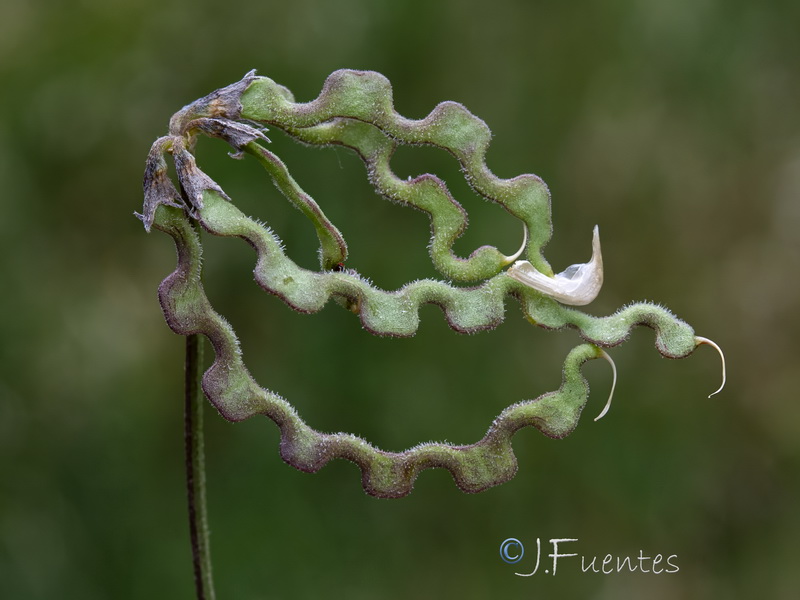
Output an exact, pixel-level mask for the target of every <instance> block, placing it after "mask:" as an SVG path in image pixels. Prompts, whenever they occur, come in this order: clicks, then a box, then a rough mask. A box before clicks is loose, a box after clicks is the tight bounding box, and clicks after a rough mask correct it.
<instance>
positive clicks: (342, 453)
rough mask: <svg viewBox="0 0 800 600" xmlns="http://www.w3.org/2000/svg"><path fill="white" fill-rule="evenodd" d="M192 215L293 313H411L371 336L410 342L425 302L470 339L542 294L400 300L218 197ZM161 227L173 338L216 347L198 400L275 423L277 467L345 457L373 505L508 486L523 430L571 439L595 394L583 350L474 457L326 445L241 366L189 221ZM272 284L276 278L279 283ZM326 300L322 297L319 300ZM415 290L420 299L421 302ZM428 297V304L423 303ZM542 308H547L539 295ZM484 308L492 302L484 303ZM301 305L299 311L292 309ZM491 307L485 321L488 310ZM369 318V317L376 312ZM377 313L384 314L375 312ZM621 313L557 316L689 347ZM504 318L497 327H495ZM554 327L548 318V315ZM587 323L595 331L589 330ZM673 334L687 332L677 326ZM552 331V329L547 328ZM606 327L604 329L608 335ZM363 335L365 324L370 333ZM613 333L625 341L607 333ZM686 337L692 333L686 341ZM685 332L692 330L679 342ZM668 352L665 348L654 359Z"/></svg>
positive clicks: (518, 291) (658, 322)
mask: <svg viewBox="0 0 800 600" xmlns="http://www.w3.org/2000/svg"><path fill="white" fill-rule="evenodd" d="M196 216H197V218H198V220H199V221H200V223H201V224H202V225H203V227H204V228H206V229H208V230H209V231H210V232H211V233H214V234H217V235H235V236H238V237H242V238H244V239H245V240H247V241H248V242H249V243H250V244H251V245H252V246H253V247H254V248H255V250H256V253H257V255H258V262H257V267H256V278H257V279H260V281H259V283H261V284H262V285H263V283H264V281H263V279H264V275H265V274H267V273H272V274H274V275H273V276H272V278H271V279H272V280H280V281H281V282H282V283H283V284H284V285H287V286H288V287H287V288H285V289H282V290H276V289H269V288H268V289H269V291H271V292H272V293H275V294H276V295H279V296H281V297H282V298H283V300H284V301H285V302H287V304H289V305H290V306H293V307H294V308H295V309H298V310H305V311H307V312H311V311H312V310H319V309H320V308H322V306H324V304H325V303H326V302H327V300H328V299H330V298H331V297H335V296H336V295H341V296H345V297H347V298H349V299H351V300H353V301H354V302H355V303H356V306H357V307H358V308H359V310H360V312H361V319H362V322H365V323H367V324H371V325H372V326H373V327H379V326H380V325H381V323H382V322H383V323H385V321H382V320H381V319H380V318H379V319H378V321H374V320H373V318H374V317H375V315H376V314H377V315H380V314H381V311H382V310H388V311H389V312H394V313H397V311H399V310H405V311H406V312H407V313H408V314H413V315H414V318H413V319H411V320H409V322H408V325H409V327H411V329H408V330H405V331H402V332H401V331H397V330H394V329H392V330H388V331H387V330H383V331H381V330H376V331H375V332H376V333H383V334H385V335H411V334H413V333H414V331H415V330H416V325H417V324H418V314H417V312H418V310H419V308H420V306H421V305H422V304H423V303H426V302H432V303H435V304H439V305H440V306H442V308H443V310H444V311H445V314H446V315H447V318H448V321H449V323H450V325H451V327H453V328H454V329H456V330H459V331H470V328H469V327H467V326H465V324H472V328H473V330H474V329H475V328H488V327H493V326H495V325H496V324H497V323H499V321H501V320H502V316H503V310H504V306H503V298H504V296H505V295H508V294H515V295H519V296H520V297H522V298H526V297H529V296H531V294H534V295H538V294H536V292H532V291H528V288H525V287H524V286H520V285H518V284H517V283H516V282H514V281H513V280H512V279H511V278H509V277H507V276H505V275H504V274H500V275H497V276H496V277H495V278H493V279H492V280H489V281H488V282H486V283H484V284H483V285H482V286H479V287H477V288H465V289H464V288H455V287H453V286H450V285H449V284H446V283H443V282H436V281H421V282H414V283H412V284H409V285H408V286H405V287H404V288H402V289H401V290H398V291H397V292H387V291H383V290H378V289H375V288H372V287H370V286H369V285H368V284H367V283H366V282H364V281H363V280H362V279H361V278H360V277H359V276H358V275H357V274H354V273H352V272H327V273H325V272H323V273H316V272H312V271H306V270H304V269H302V268H300V267H298V266H297V265H295V264H294V263H293V262H292V261H291V260H290V259H289V258H288V257H286V256H285V255H284V254H283V252H282V250H281V247H280V242H279V240H278V239H277V238H276V237H275V236H274V235H273V234H272V233H271V232H269V231H268V230H267V229H266V228H264V227H262V226H260V225H258V224H257V223H255V222H254V221H253V220H252V219H249V218H248V217H246V216H244V215H243V214H242V213H241V212H240V211H239V210H238V209H237V208H236V207H235V206H234V205H233V204H231V203H230V202H227V201H226V200H224V199H222V198H221V197H219V196H218V195H217V194H216V193H214V192H206V194H205V195H204V207H203V208H202V209H200V210H198V211H197V213H196ZM154 225H155V227H156V228H157V229H159V230H161V231H164V232H165V233H168V234H169V235H170V236H172V238H173V240H174V241H175V245H176V249H177V253H178V265H177V267H176V269H175V271H174V272H173V273H172V274H170V275H169V276H168V277H167V278H166V279H165V280H164V281H163V282H162V284H161V286H160V287H159V300H160V302H161V306H162V309H163V311H164V315H165V317H166V320H167V323H168V324H169V326H170V328H171V329H172V330H173V331H174V332H175V333H178V334H181V335H190V334H194V333H202V334H204V335H205V336H206V337H208V339H209V340H210V341H211V344H212V346H213V348H214V352H215V359H214V362H213V364H212V365H211V367H210V368H209V369H208V370H207V371H206V373H205V374H204V376H203V389H204V391H205V393H206V394H207V395H208V397H209V399H210V401H211V402H212V404H214V406H215V407H216V408H217V410H218V411H219V412H220V414H222V415H223V416H224V417H225V418H226V419H229V420H231V421H240V420H243V419H246V418H248V417H251V416H253V415H255V414H263V415H265V416H267V417H269V418H270V419H272V420H273V421H274V422H275V423H276V424H277V425H278V427H279V428H280V432H281V442H280V452H281V457H282V458H283V459H284V460H285V461H286V462H287V463H288V464H290V465H292V466H294V467H295V468H297V469H299V470H301V471H307V472H315V471H317V470H319V469H320V468H322V467H323V466H324V465H325V464H327V463H328V462H329V461H330V460H332V459H334V458H344V459H347V460H350V461H352V462H354V463H356V464H357V465H358V466H359V468H360V469H361V471H362V485H363V487H364V490H365V491H366V492H367V493H368V494H370V495H373V496H377V497H386V498H395V497H401V496H405V495H407V494H408V493H409V492H410V491H411V489H412V487H413V483H414V480H415V479H416V477H417V476H418V474H419V473H420V472H421V471H422V470H424V469H427V468H437V467H439V468H445V469H447V470H449V471H450V473H451V474H452V476H453V478H454V480H455V482H456V485H457V486H458V487H459V488H460V489H462V490H463V491H466V492H479V491H482V490H484V489H486V488H488V487H492V486H495V485H498V484H500V483H503V482H505V481H507V480H509V479H510V478H511V477H513V475H514V474H515V472H516V468H517V466H516V458H515V456H514V453H513V449H512V446H511V437H512V436H513V434H514V433H515V432H516V431H518V430H519V429H521V428H523V427H527V426H533V427H536V428H537V429H539V430H540V431H542V432H543V433H544V434H545V435H548V436H551V437H556V438H560V437H564V436H566V435H568V434H569V433H570V432H571V431H572V430H573V429H574V428H575V426H576V425H577V422H578V419H579V417H580V413H581V411H582V409H583V407H584V405H585V404H586V401H587V398H588V384H587V383H586V380H585V379H584V378H583V376H582V375H581V373H580V366H581V364H583V363H584V362H586V361H587V360H591V359H594V358H599V357H600V356H601V351H600V349H599V348H598V347H597V346H596V345H594V344H582V345H580V346H578V347H577V348H575V349H573V350H572V351H571V352H570V354H569V355H568V356H567V359H566V361H565V364H564V376H563V381H562V385H561V387H560V388H559V389H558V390H556V391H554V392H549V393H547V394H544V395H542V396H540V397H539V398H537V399H535V400H531V401H526V402H520V403H518V404H514V405H512V406H510V407H508V408H507V409H506V410H504V411H503V412H502V413H501V414H500V415H499V416H498V417H497V419H495V421H494V422H493V424H492V426H491V427H490V428H489V430H488V431H487V433H486V435H485V436H484V437H483V438H482V439H481V440H480V441H479V442H477V443H475V444H472V445H468V446H451V445H446V444H438V443H427V444H421V445H419V446H416V447H414V448H411V449H409V450H406V451H405V452H401V453H392V452H385V451H382V450H379V449H377V448H375V447H374V446H372V445H370V444H369V443H367V442H366V441H364V440H363V439H361V438H359V437H357V436H355V435H352V434H345V433H338V434H328V433H321V432H318V431H316V430H314V429H312V428H311V427H309V426H308V425H307V424H306V423H305V422H304V421H303V420H302V419H301V418H300V417H299V415H298V414H297V412H296V411H295V409H294V408H293V407H292V406H291V405H290V404H289V403H288V402H287V401H286V400H284V399H283V398H282V397H280V396H279V395H278V394H275V393H274V392H271V391H269V390H267V389H264V388H262V387H261V386H259V385H258V384H257V383H256V381H255V380H254V379H253V378H252V376H251V375H250V373H249V371H248V370H247V367H246V366H245V364H244V362H243V359H242V356H241V352H240V350H239V345H238V340H237V338H236V334H235V333H234V331H233V329H232V328H231V327H230V325H229V324H228V323H227V322H226V321H225V319H223V318H222V317H221V316H220V315H219V314H218V313H216V312H215V311H214V309H213V307H212V306H211V303H210V302H209V300H208V297H207V296H206V294H205V292H204V290H203V286H202V283H201V280H200V275H201V246H200V240H199V237H198V236H197V233H196V232H195V230H194V229H193V227H192V225H191V222H190V221H189V219H188V217H187V216H186V215H185V214H184V212H183V211H181V210H179V209H176V208H174V207H169V206H160V207H158V209H157V210H156V214H155V222H154ZM308 277H311V278H313V285H310V286H309V285H307V284H308V283H310V282H309V281H305V284H306V285H298V286H293V285H292V284H291V283H289V284H287V283H286V279H294V280H295V281H299V282H301V283H303V278H308ZM276 278H277V279H276ZM320 290H321V291H322V296H317V295H316V292H319V291H320ZM417 290H419V291H417ZM425 290H427V294H426V293H423V292H424V291H425ZM538 296H539V300H541V299H542V297H541V295H538ZM487 299H488V300H489V301H488V302H487ZM292 302H294V303H295V304H292ZM492 304H494V307H493V309H492V310H489V312H486V310H487V305H489V306H491V305H492ZM369 307H372V308H371V309H370V308H369ZM558 307H560V305H558V304H557V303H555V302H552V301H551V302H549V303H544V304H543V305H541V306H540V305H538V304H536V303H533V302H532V300H531V302H529V306H526V308H528V309H530V308H533V309H534V312H535V313H536V314H537V315H539V316H540V317H541V318H544V317H547V316H548V310H547V309H548V308H549V309H550V310H551V311H552V309H553V308H558ZM376 308H377V313H376V312H375V310H376ZM633 308H635V310H631V309H628V310H627V311H623V312H622V313H618V314H617V315H615V316H612V317H606V318H605V319H593V318H591V317H587V316H586V315H581V313H578V312H577V311H570V310H568V309H564V308H563V307H560V310H558V311H556V312H557V313H558V314H559V316H560V319H561V321H562V324H561V325H560V326H565V325H570V326H573V327H576V328H578V329H579V330H580V331H581V333H582V335H584V337H587V338H589V335H588V334H589V331H591V330H592V328H593V327H594V328H595V329H601V330H604V331H603V335H602V336H598V337H603V338H604V339H603V340H602V341H601V340H598V341H601V343H604V345H610V344H613V343H619V342H620V341H622V339H623V338H624V337H625V336H626V335H627V333H628V332H629V330H630V327H632V326H633V325H635V324H637V322H635V321H631V319H635V318H636V317H637V316H638V318H639V319H640V320H639V321H638V322H641V323H645V324H648V325H650V326H652V327H654V329H655V330H656V333H657V346H658V345H659V344H661V345H664V346H665V347H666V348H667V349H668V350H669V351H670V352H672V353H676V355H677V352H678V351H679V350H680V345H679V344H678V345H677V346H672V345H671V344H674V343H675V341H676V340H679V339H680V338H681V337H683V336H677V337H676V336H674V335H672V334H671V332H669V331H667V329H668V328H667V327H665V322H666V321H667V320H668V316H667V315H666V314H664V313H662V312H660V311H659V310H653V309H655V308H656V307H650V306H647V305H643V306H639V307H638V308H636V307H632V309H633ZM497 315H499V318H498V316H497ZM550 316H551V317H552V315H550ZM577 316H583V317H585V318H586V319H588V321H582V320H581V319H578V318H577ZM672 321H673V322H672V326H673V327H674V328H676V329H677V330H684V329H686V328H688V326H686V325H685V324H683V323H682V322H680V321H678V320H677V319H675V318H674V317H672ZM552 324H553V323H551V325H552ZM602 324H606V327H603V326H602ZM365 326H366V325H365ZM614 331H616V332H617V333H618V337H617V338H614V337H613V336H612V335H611V333H612V332H614ZM689 331H690V330H689ZM684 333H685V331H684ZM659 349H661V348H659Z"/></svg>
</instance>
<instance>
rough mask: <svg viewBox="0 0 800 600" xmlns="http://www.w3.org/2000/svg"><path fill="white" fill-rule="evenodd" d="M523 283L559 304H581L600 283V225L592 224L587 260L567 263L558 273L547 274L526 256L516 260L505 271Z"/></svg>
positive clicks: (595, 293) (601, 282)
mask: <svg viewBox="0 0 800 600" xmlns="http://www.w3.org/2000/svg"><path fill="white" fill-rule="evenodd" d="M506 272H507V273H508V275H509V276H510V277H512V278H514V279H516V280H517V281H519V282H520V283H524V284H525V285H527V286H528V287H531V288H533V289H535V290H537V291H539V292H542V293H543V294H547V295H548V296H550V297H551V298H553V299H555V300H558V301H559V302H561V303H562V304H569V305H570V306H583V305H585V304H589V303H590V302H591V301H592V300H594V299H595V298H597V294H599V293H600V288H601V287H602V286H603V255H602V253H601V251H600V229H599V228H598V227H597V225H595V227H594V234H593V236H592V259H591V260H590V261H589V262H588V263H581V264H577V265H570V266H569V267H567V268H566V269H564V270H563V271H562V272H561V273H559V274H557V275H555V276H553V277H548V276H547V275H544V274H543V273H540V272H539V271H537V270H536V269H535V268H534V266H533V265H532V264H531V263H529V262H528V261H527V260H518V261H517V262H515V263H514V264H513V265H511V267H510V268H509V269H508V271H506Z"/></svg>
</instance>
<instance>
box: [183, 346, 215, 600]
mask: <svg viewBox="0 0 800 600" xmlns="http://www.w3.org/2000/svg"><path fill="white" fill-rule="evenodd" d="M203 343H204V339H203V338H202V337H201V336H200V335H199V334H193V335H188V336H186V381H185V394H186V395H185V404H184V443H185V451H186V493H187V500H188V505H189V533H190V537H191V541H192V563H193V565H194V582H195V588H196V590H197V599H198V600H214V597H215V595H214V582H213V579H212V575H211V548H210V547H209V540H208V512H207V510H206V470H205V456H204V454H203V404H204V403H205V398H204V397H203V390H202V386H201V383H200V382H201V378H202V376H203Z"/></svg>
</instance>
